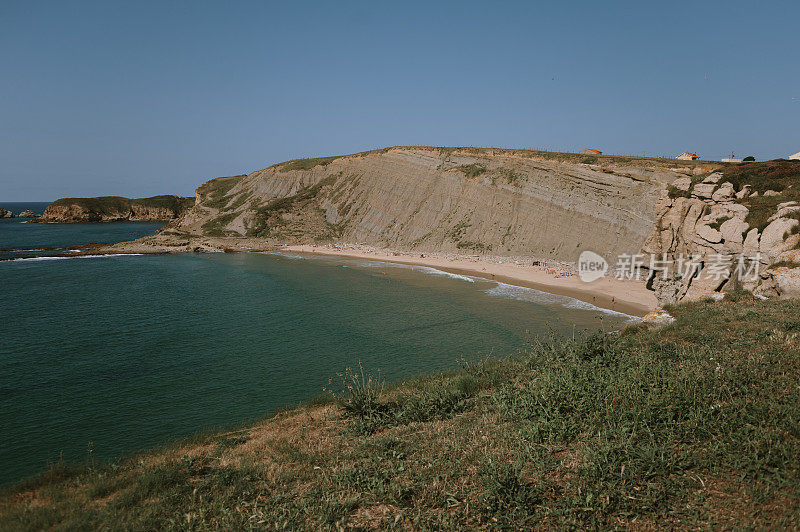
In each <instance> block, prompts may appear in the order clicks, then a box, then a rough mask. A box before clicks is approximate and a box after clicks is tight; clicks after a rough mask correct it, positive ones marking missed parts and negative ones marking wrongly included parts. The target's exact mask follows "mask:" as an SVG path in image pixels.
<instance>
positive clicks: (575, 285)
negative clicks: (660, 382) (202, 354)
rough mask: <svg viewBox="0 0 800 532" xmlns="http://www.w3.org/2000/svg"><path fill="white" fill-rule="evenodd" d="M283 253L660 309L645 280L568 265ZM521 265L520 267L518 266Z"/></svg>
mask: <svg viewBox="0 0 800 532" xmlns="http://www.w3.org/2000/svg"><path fill="white" fill-rule="evenodd" d="M279 251H286V252H292V253H307V254H316V255H331V256H339V257H351V258H359V259H369V260H377V261H384V262H395V263H400V264H408V265H416V266H428V267H431V268H437V269H440V270H443V271H447V272H451V273H458V274H462V275H474V276H477V277H484V278H486V279H492V280H495V281H500V282H503V283H508V284H513V285H517V286H525V287H528V288H535V289H537V290H542V291H543V292H549V293H551V294H558V295H563V296H569V297H573V298H575V299H578V300H580V301H585V302H587V303H591V304H593V305H596V306H598V307H601V308H605V309H610V310H615V311H617V312H623V313H625V314H630V315H632V316H644V315H645V314H647V313H648V312H650V311H651V310H653V309H656V308H658V303H657V301H656V298H655V295H654V294H653V292H651V291H650V290H647V288H645V284H644V282H642V281H622V280H618V279H614V278H609V277H605V278H603V279H598V280H596V281H593V282H591V283H585V282H583V281H581V280H580V279H579V278H578V276H577V274H576V273H575V272H574V271H573V270H571V269H570V268H569V267H566V266H559V265H531V264H522V261H515V260H514V259H509V260H504V259H502V258H498V259H497V260H491V261H490V260H487V259H480V258H475V259H471V258H467V257H457V256H451V255H438V254H428V253H413V254H412V253H402V252H393V251H386V250H380V249H374V248H369V247H366V246H340V247H335V246H311V245H294V246H282V247H281V248H280V249H279ZM518 262H519V264H518Z"/></svg>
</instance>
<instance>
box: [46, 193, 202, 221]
mask: <svg viewBox="0 0 800 532" xmlns="http://www.w3.org/2000/svg"><path fill="white" fill-rule="evenodd" d="M192 205H194V198H182V197H180V196H172V195H164V196H153V197H151V198H124V197H121V196H102V197H97V198H61V199H59V200H56V201H54V202H53V203H51V204H50V205H48V206H47V208H46V209H45V211H44V215H42V217H41V218H39V219H37V221H38V222H41V223H79V222H122V221H131V222H169V221H171V220H174V219H176V218H179V217H180V216H182V215H183V214H184V213H185V212H186V210H188V209H189V208H190V207H191V206H192Z"/></svg>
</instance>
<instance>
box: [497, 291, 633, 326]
mask: <svg viewBox="0 0 800 532" xmlns="http://www.w3.org/2000/svg"><path fill="white" fill-rule="evenodd" d="M485 292H486V293H487V294H489V295H492V296H497V297H504V298H506V299H516V300H517V301H526V302H529V303H540V304H545V305H561V306H563V307H566V308H571V309H578V310H589V311H592V312H602V313H604V314H610V315H613V316H620V317H623V318H629V319H630V320H632V321H633V320H638V319H639V318H637V317H636V316H631V315H630V314H625V313H624V312H618V311H616V310H611V309H607V308H602V307H598V306H597V305H592V304H591V303H587V302H586V301H581V300H580V299H575V298H574V297H569V296H562V295H558V294H551V293H549V292H543V291H541V290H536V289H535V288H527V287H525V286H516V285H512V284H506V283H497V286H495V287H492V288H490V289H488V290H485Z"/></svg>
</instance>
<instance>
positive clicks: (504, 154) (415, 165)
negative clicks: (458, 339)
mask: <svg viewBox="0 0 800 532" xmlns="http://www.w3.org/2000/svg"><path fill="white" fill-rule="evenodd" d="M711 168H713V167H711ZM694 169H700V170H702V169H703V166H702V164H697V163H690V166H688V167H687V164H686V163H685V162H682V161H665V160H658V159H643V158H631V157H602V156H601V157H597V156H591V157H587V156H583V155H575V154H558V153H548V152H536V151H527V150H501V149H478V148H427V147H394V148H386V149H382V150H375V151H372V152H366V153H360V154H355V155H349V156H342V157H328V158H320V159H302V160H295V161H289V162H286V163H281V164H276V165H273V166H271V167H269V168H267V169H264V170H260V171H257V172H253V173H251V174H249V175H241V176H234V177H225V178H218V179H214V180H211V181H209V182H207V183H205V184H204V185H203V186H201V187H200V188H198V189H197V193H196V202H195V205H194V206H193V207H192V208H191V209H190V210H189V211H187V213H186V214H185V215H184V216H183V217H182V218H180V219H179V220H176V221H175V222H173V223H171V224H170V225H169V226H168V227H166V228H165V231H164V232H165V234H167V235H169V234H173V235H178V234H180V235H185V236H207V237H233V238H245V237H249V238H256V239H266V240H271V241H274V242H281V243H313V242H321V241H340V242H346V243H363V244H368V245H374V246H381V247H392V248H397V249H404V250H410V251H420V252H424V251H437V252H457V253H462V254H491V255H496V256H503V255H509V256H511V255H513V256H531V257H538V258H551V259H557V260H565V261H575V260H576V259H577V257H578V254H579V253H580V252H581V251H582V250H584V249H591V250H593V251H596V252H598V253H601V254H603V255H605V256H616V255H617V254H619V253H632V252H636V251H638V250H639V249H640V248H641V246H642V244H643V243H644V241H645V239H646V238H647V236H648V235H649V233H650V230H651V228H652V226H653V224H654V222H655V216H656V203H657V201H658V198H659V192H660V191H661V190H662V189H664V188H665V187H666V186H667V185H668V184H670V183H671V182H672V181H674V180H675V179H676V178H677V177H678V176H679V175H681V174H679V173H677V172H676V170H680V171H689V172H690V173H691V171H692V170H694Z"/></svg>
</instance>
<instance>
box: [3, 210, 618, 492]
mask: <svg viewBox="0 0 800 532" xmlns="http://www.w3.org/2000/svg"><path fill="white" fill-rule="evenodd" d="M45 205H46V204H40V205H39V212H41V210H43V208H44V206H45ZM3 206H4V207H6V208H12V207H11V206H6V205H3ZM25 208H30V207H25ZM19 210H21V209H20V208H19V207H17V206H14V208H13V211H14V212H19ZM34 210H36V209H34ZM22 221H23V220H20V219H16V218H14V219H3V220H0V250H2V251H0V309H2V311H1V312H2V320H1V322H2V326H1V329H0V330H2V335H0V338H2V341H1V343H0V426H2V427H3V429H2V431H0V463H2V464H3V465H4V467H3V468H2V469H0V484H9V483H13V482H15V481H18V480H20V479H21V478H23V477H25V476H27V475H31V474H33V473H36V472H38V471H40V470H42V469H43V468H44V467H46V465H47V464H48V463H52V462H56V461H58V460H59V459H64V460H66V461H68V462H80V461H83V460H85V459H86V458H87V456H88V452H89V449H91V452H92V455H93V457H94V458H95V459H100V460H108V459H115V458H120V457H123V456H126V455H130V454H132V453H136V452H138V451H141V450H145V449H147V448H151V447H153V446H157V445H160V444H164V443H166V442H168V441H170V440H173V439H175V438H180V437H184V436H189V435H191V434H193V433H195V432H198V431H201V430H204V429H209V428H221V427H226V426H231V425H234V424H240V423H244V422H249V421H254V420H256V419H259V418H263V417H264V416H267V415H269V414H270V413H271V412H274V411H275V410H276V409H278V408H280V407H282V406H285V405H288V404H294V403H298V402H301V401H304V400H307V399H309V398H311V397H313V396H315V395H318V394H320V393H322V388H323V386H326V385H327V383H328V379H329V378H330V377H332V376H334V375H335V374H336V372H339V371H341V370H343V369H344V368H345V367H347V366H353V365H355V364H357V363H358V362H359V361H360V362H361V363H362V364H363V365H364V367H365V368H366V369H367V371H369V372H372V373H377V372H378V370H380V375H382V376H383V377H384V378H386V379H387V380H389V381H395V380H399V379H403V378H407V377H410V376H412V375H415V374H419V373H426V372H432V371H440V370H447V369H454V368H457V367H458V365H459V361H460V360H461V359H465V360H476V359H480V358H483V357H486V356H505V355H511V354H514V353H517V352H519V350H520V349H522V348H524V346H525V344H526V342H527V341H528V339H529V338H531V336H534V335H543V334H547V333H548V330H550V329H552V330H553V331H555V332H556V333H558V334H564V335H573V334H576V333H578V334H580V333H581V332H582V331H586V330H595V329H598V328H601V327H602V328H604V329H606V330H610V329H614V328H619V327H620V326H622V325H623V324H624V323H625V322H626V321H628V319H629V317H627V316H625V315H622V314H618V313H613V312H609V311H604V310H601V309H598V308H596V307H593V306H591V305H589V304H587V303H583V302H580V301H577V300H574V299H571V298H567V297H563V296H556V295H551V294H546V293H544V292H539V291H537V290H532V289H528V288H520V287H516V286H511V285H507V284H503V283H497V282H494V281H487V280H483V279H480V278H475V277H469V276H462V275H454V274H449V273H446V272H442V271H439V270H435V269H432V268H423V267H413V266H404V265H396V264H387V263H380V262H370V261H365V260H356V259H345V258H338V257H334V258H325V257H307V256H300V255H287V254H277V253H274V254H273V253H247V254H226V253H214V254H193V253H183V254H174V255H133V256H131V255H128V256H106V257H97V256H96V257H66V256H64V253H65V250H64V249H50V248H67V249H69V246H75V245H80V244H85V243H88V242H113V241H123V240H129V239H132V238H138V237H140V236H144V235H147V234H151V233H153V232H155V231H156V230H157V228H158V227H159V226H160V225H161V224H152V223H112V224H64V225H45V224H27V223H21V222H22ZM42 248H47V249H42Z"/></svg>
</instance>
